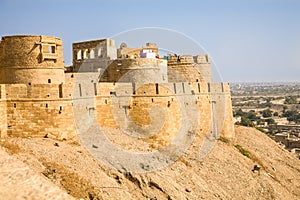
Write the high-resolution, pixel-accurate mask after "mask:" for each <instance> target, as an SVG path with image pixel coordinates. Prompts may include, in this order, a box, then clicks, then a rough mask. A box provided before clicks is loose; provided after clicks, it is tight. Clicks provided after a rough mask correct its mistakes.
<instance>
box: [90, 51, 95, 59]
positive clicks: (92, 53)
mask: <svg viewBox="0 0 300 200" xmlns="http://www.w3.org/2000/svg"><path fill="white" fill-rule="evenodd" d="M90 58H91V59H94V58H95V50H94V49H91V50H90Z"/></svg>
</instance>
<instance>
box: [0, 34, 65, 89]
mask: <svg viewBox="0 0 300 200" xmlns="http://www.w3.org/2000/svg"><path fill="white" fill-rule="evenodd" d="M0 46H1V48H0V49H1V53H0V83H2V84H17V83H24V84H28V83H33V84H46V83H49V82H50V83H56V84H60V83H62V82H63V81H64V63H63V48H62V41H61V39H59V38H56V37H50V36H33V35H23V36H22V35H19V36H5V37H2V40H1V43H0Z"/></svg>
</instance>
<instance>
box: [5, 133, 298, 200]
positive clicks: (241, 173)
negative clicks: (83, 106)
mask: <svg viewBox="0 0 300 200" xmlns="http://www.w3.org/2000/svg"><path fill="white" fill-rule="evenodd" d="M78 141H79V140H73V141H62V142H58V141H55V140H52V139H49V138H9V139H2V140H1V142H0V146H2V147H0V199H72V198H74V199H300V178H299V177H300V161H299V160H298V159H297V158H295V157H293V156H292V155H291V154H290V153H289V152H287V151H286V150H284V149H282V148H281V147H280V146H278V145H277V144H276V143H275V142H274V141H273V140H271V139H270V138H268V137H267V136H266V135H264V134H263V133H261V132H259V131H257V130H255V129H252V128H246V127H236V139H235V141H233V142H229V141H227V140H226V139H220V140H218V142H217V145H216V146H215V147H214V148H213V150H212V151H211V152H210V153H209V154H208V155H207V156H205V157H204V158H201V159H200V158H199V146H201V141H202V140H201V139H200V138H196V140H195V142H194V143H193V144H192V145H191V147H190V149H188V150H187V151H186V152H185V154H184V155H183V156H181V157H180V158H179V159H178V160H177V161H176V162H175V163H173V164H171V165H169V166H168V167H165V168H163V169H161V170H159V171H156V172H149V173H144V174H136V173H130V172H119V171H117V170H114V169H110V168H108V167H106V166H105V165H102V164H101V163H100V162H99V161H97V160H96V159H95V158H94V157H93V156H92V155H90V154H89V153H88V152H87V151H86V150H85V148H83V147H82V146H81V145H80V143H79V142H78ZM256 164H258V165H260V166H261V170H260V172H259V173H258V172H257V171H255V172H252V171H251V170H252V169H253V166H254V165H256Z"/></svg>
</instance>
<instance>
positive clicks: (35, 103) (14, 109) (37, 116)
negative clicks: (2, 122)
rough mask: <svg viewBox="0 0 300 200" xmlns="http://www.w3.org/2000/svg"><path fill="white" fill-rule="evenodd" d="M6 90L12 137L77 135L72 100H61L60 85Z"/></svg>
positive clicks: (12, 85) (14, 87)
mask: <svg viewBox="0 0 300 200" xmlns="http://www.w3.org/2000/svg"><path fill="white" fill-rule="evenodd" d="M5 87H6V91H5V96H6V105H7V107H6V109H5V111H6V112H7V113H6V114H5V115H3V116H6V119H7V126H6V127H8V129H7V135H8V136H10V137H44V136H45V135H48V136H49V137H53V138H56V139H68V138H71V137H73V136H74V135H75V132H76V129H75V124H74V116H73V108H72V99H71V98H68V99H66V98H63V97H62V98H60V95H59V85H58V84H32V85H25V84H9V85H5ZM1 94H2V93H1ZM48 95H49V96H48Z"/></svg>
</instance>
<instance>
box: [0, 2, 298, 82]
mask: <svg viewBox="0 0 300 200" xmlns="http://www.w3.org/2000/svg"><path fill="white" fill-rule="evenodd" d="M0 18H1V20H0V35H1V36H5V35H16V34H37V35H55V36H58V37H60V38H62V39H63V43H64V55H65V62H66V64H70V63H71V45H72V42H75V41H84V40H90V39H98V38H105V37H111V36H113V35H115V34H118V33H120V32H122V31H126V30H130V29H134V28H142V27H161V28H167V29H172V30H176V31H179V32H181V33H184V34H186V35H187V36H189V37H191V38H193V39H194V40H196V41H197V42H198V43H200V44H201V45H202V46H203V47H205V49H206V50H207V51H208V52H209V53H210V55H211V56H212V57H213V59H214V61H215V63H216V64H217V67H218V69H219V71H220V72H221V74H222V77H223V79H224V81H229V82H233V81H300V76H299V75H300V1H297V0H227V1H225V0H224V1H221V0H219V1H218V0H210V1H208V0H206V1H202V0H195V1H192V0H184V1H183V0H181V1H178V0H172V1H171V0H151V1H143V0H126V1H121V0H110V1H104V0H103V1H102V0H98V1H97V0H85V1H79V0H60V1H59V0H51V1H48V0H40V1H38V0H36V1H35V0H26V1H21V0H0ZM158 45H159V44H158ZM187 53H190V52H187Z"/></svg>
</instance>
